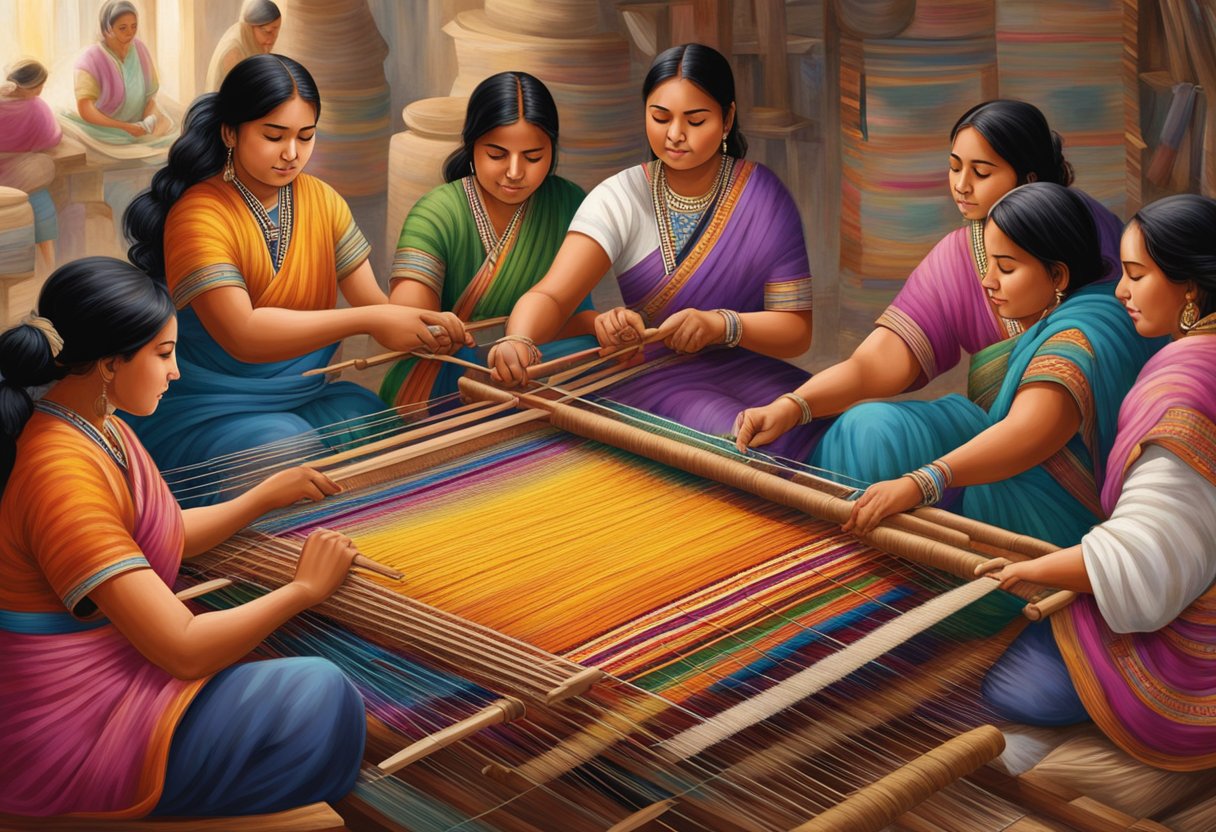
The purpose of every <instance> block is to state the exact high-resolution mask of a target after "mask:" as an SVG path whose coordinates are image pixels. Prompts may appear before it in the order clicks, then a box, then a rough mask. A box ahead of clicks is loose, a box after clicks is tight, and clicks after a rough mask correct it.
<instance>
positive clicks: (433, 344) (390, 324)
mask: <svg viewBox="0 0 1216 832" xmlns="http://www.w3.org/2000/svg"><path fill="white" fill-rule="evenodd" d="M374 314H375V316H376V317H375V319H374V321H373V324H372V326H371V327H370V328H369V333H368V334H369V335H371V336H372V337H373V338H375V339H376V340H377V341H379V342H380V343H381V344H383V345H384V346H386V347H388V348H389V349H390V350H396V351H399V352H411V351H413V350H417V349H421V350H425V351H427V352H431V353H434V354H436V355H451V354H452V353H454V352H456V351H457V350H459V349H460V348H461V347H474V346H477V342H476V341H474V340H473V335H472V333H470V332H469V331H468V330H466V329H465V328H464V321H462V320H460V318H458V317H456V315H455V314H453V313H451V312H433V311H431V310H429V309H417V308H415V307H412V306H398V305H396V304H392V303H382V304H379V305H377V306H376V307H374Z"/></svg>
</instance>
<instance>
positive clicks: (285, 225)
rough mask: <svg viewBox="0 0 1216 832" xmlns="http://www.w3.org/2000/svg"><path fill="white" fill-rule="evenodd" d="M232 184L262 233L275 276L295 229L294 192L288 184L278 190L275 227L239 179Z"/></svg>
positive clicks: (257, 200) (285, 255) (236, 178)
mask: <svg viewBox="0 0 1216 832" xmlns="http://www.w3.org/2000/svg"><path fill="white" fill-rule="evenodd" d="M232 184H233V185H235V186H236V190H237V192H238V193H239V194H240V195H241V199H243V200H244V201H245V206H246V207H247V208H248V209H249V211H250V212H251V213H252V214H253V218H254V220H255V221H256V222H257V224H258V230H259V231H261V232H262V239H263V240H265V241H266V251H267V253H268V254H269V255H270V263H271V265H272V266H273V267H274V271H275V274H278V271H279V269H281V268H282V267H283V260H284V259H285V258H286V257H287V246H288V245H290V244H291V232H292V229H293V228H294V227H295V190H294V189H293V188H292V187H291V184H290V183H288V184H287V185H284V186H283V187H281V188H279V206H278V207H279V224H278V225H275V222H274V220H272V219H271V218H270V214H269V212H267V210H266V206H265V205H263V204H262V201H261V200H260V199H258V198H257V197H256V196H254V195H253V194H252V193H250V191H249V189H248V188H246V187H245V183H244V182H242V181H241V180H240V177H236V176H234V177H233V178H232Z"/></svg>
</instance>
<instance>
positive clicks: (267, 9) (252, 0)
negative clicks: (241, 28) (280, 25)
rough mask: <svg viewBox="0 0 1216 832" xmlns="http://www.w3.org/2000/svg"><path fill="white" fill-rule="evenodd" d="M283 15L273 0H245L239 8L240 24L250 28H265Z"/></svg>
mask: <svg viewBox="0 0 1216 832" xmlns="http://www.w3.org/2000/svg"><path fill="white" fill-rule="evenodd" d="M282 16H283V13H282V12H281V11H279V7H278V6H277V5H276V4H275V3H274V0H245V4H244V5H243V6H241V22H242V23H248V24H249V25H250V26H265V25H266V24H267V23H274V22H275V21H276V20H278V19H279V18H281V17H282Z"/></svg>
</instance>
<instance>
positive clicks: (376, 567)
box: [351, 555, 405, 581]
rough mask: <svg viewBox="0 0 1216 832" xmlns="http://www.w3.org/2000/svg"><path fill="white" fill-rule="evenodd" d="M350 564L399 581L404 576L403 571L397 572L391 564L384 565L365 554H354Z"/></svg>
mask: <svg viewBox="0 0 1216 832" xmlns="http://www.w3.org/2000/svg"><path fill="white" fill-rule="evenodd" d="M351 566H357V567H359V568H360V569H366V570H367V571H368V572H375V573H376V574H377V575H383V576H384V577H386V578H391V579H393V580H394V581H400V580H402V579H404V578H405V573H403V572H398V571H397V570H396V569H393V568H392V567H391V566H385V565H384V564H383V563H381V562H380V561H378V560H372V559H371V558H369V557H367V556H366V555H355V560H354V562H353V563H351Z"/></svg>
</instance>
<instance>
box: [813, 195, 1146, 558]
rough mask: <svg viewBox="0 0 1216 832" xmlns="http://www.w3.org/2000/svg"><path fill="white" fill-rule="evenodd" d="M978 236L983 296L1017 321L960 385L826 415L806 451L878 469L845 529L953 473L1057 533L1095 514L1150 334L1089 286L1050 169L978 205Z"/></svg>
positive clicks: (1002, 517) (968, 511)
mask: <svg viewBox="0 0 1216 832" xmlns="http://www.w3.org/2000/svg"><path fill="white" fill-rule="evenodd" d="M984 244H985V248H986V250H987V253H988V273H987V274H986V275H985V276H984V282H983V286H984V289H985V291H986V293H987V295H988V298H989V300H990V302H991V303H992V304H993V305H994V307H995V308H996V310H997V313H998V314H999V315H1000V316H1001V317H1002V319H1004V320H1009V321H1013V322H1016V323H1017V324H1018V325H1019V326H1020V327H1021V328H1022V329H1023V330H1024V331H1023V332H1022V334H1020V335H1019V336H1017V337H1016V338H1010V339H1005V340H1003V341H998V342H997V343H995V344H993V345H992V346H990V347H986V348H985V349H983V350H981V351H980V352H979V353H977V354H976V355H975V356H974V357H973V358H972V362H971V374H970V376H969V378H968V391H967V397H963V396H960V395H950V396H946V397H944V398H941V399H938V400H936V401H932V402H923V401H909V402H893V403H887V402H873V403H869V404H862V405H858V406H856V407H853V408H851V409H849V410H848V411H847V412H846V413H845V414H844V415H842V416H841V417H840V418H839V419H837V420H836V421H835V423H834V424H833V425H832V427H831V428H830V429H829V430H828V432H827V433H825V434H824V436H823V439H822V441H821V442H820V443H819V446H818V448H816V450H815V454H814V456H813V457H812V459H814V460H816V461H817V463H816V464H820V465H822V466H824V467H825V468H827V469H828V470H832V471H844V472H847V473H849V474H850V475H852V476H855V477H857V478H858V479H862V480H865V481H869V482H875V481H877V480H887V481H884V482H877V483H876V484H875V485H872V486H871V487H870V488H868V489H867V490H866V492H865V493H864V494H863V495H862V496H861V497H860V499H858V500H857V503H856V504H855V505H854V507H853V513H852V515H851V516H850V518H849V520H848V522H847V523H846V524H845V529H846V530H855V531H856V532H857V533H858V534H863V535H864V534H868V533H869V532H870V531H871V530H872V529H873V528H874V527H875V526H876V525H878V523H879V522H881V521H882V520H883V518H885V517H888V516H890V515H891V514H894V513H896V512H899V511H905V510H907V509H910V508H912V507H914V506H916V505H927V504H933V503H936V502H938V501H939V500H941V499H942V497H943V495H944V492H945V491H946V489H948V488H951V487H953V488H961V489H962V494H961V497H960V496H959V495H957V494H954V495H952V496H954V498H955V499H959V501H960V502H959V505H958V510H959V511H960V512H961V513H962V514H964V515H966V516H968V517H973V518H975V519H978V520H983V521H986V522H989V523H993V524H995V525H998V526H1001V527H1002V528H1006V529H1011V530H1013V531H1017V532H1021V533H1023V534H1028V535H1032V536H1034V537H1038V538H1042V539H1044V540H1050V541H1054V542H1057V543H1059V544H1060V545H1070V544H1072V543H1075V542H1076V541H1078V540H1080V539H1081V535H1083V534H1084V533H1085V532H1086V531H1087V530H1088V529H1089V527H1090V526H1092V525H1093V524H1094V523H1096V522H1098V520H1100V519H1101V518H1102V509H1101V506H1100V505H1099V500H1098V487H1099V485H1100V484H1101V482H1102V471H1103V463H1104V461H1105V460H1106V455H1107V453H1108V452H1109V450H1110V446H1111V442H1112V441H1113V439H1114V434H1115V414H1116V412H1117V411H1118V407H1119V402H1121V401H1122V400H1123V396H1124V395H1125V394H1126V393H1127V391H1128V389H1129V388H1130V387H1131V385H1132V381H1133V380H1134V379H1135V377H1136V373H1137V372H1138V371H1139V370H1140V368H1141V367H1142V366H1143V365H1144V362H1145V361H1146V360H1147V359H1148V357H1149V356H1150V355H1151V354H1152V352H1153V351H1154V350H1155V349H1156V348H1157V347H1159V346H1160V345H1159V344H1157V343H1156V342H1150V341H1146V340H1145V339H1143V338H1138V337H1137V336H1136V333H1135V331H1134V328H1133V327H1132V322H1131V320H1130V319H1129V318H1128V317H1127V315H1126V313H1124V311H1123V309H1122V308H1121V307H1120V304H1119V303H1118V302H1117V301H1116V300H1115V299H1114V297H1112V296H1111V295H1110V294H1108V293H1107V292H1106V291H1085V287H1086V286H1087V285H1088V284H1090V283H1092V282H1094V281H1095V280H1097V279H1098V278H1100V277H1101V276H1102V275H1103V274H1104V273H1105V272H1106V270H1107V266H1106V264H1105V263H1104V262H1103V261H1102V257H1101V255H1100V253H1099V248H1098V235H1097V230H1096V228H1095V227H1094V223H1093V217H1092V216H1091V214H1090V211H1089V208H1088V206H1087V205H1086V203H1085V200H1084V199H1083V198H1082V197H1080V196H1078V195H1077V194H1076V193H1075V192H1073V191H1071V190H1069V189H1068V188H1065V187H1063V186H1062V185H1054V184H1050V183H1046V182H1038V183H1034V184H1031V185H1023V186H1022V187H1020V188H1017V189H1015V190H1013V191H1010V192H1009V193H1008V194H1006V195H1005V196H1004V197H1002V198H1001V200H1000V201H999V202H997V204H996V205H994V206H993V207H992V210H991V211H990V212H989V214H988V223H987V224H986V226H985V228H984ZM900 474H904V476H900ZM889 477H898V479H891V480H888V478H889Z"/></svg>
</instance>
